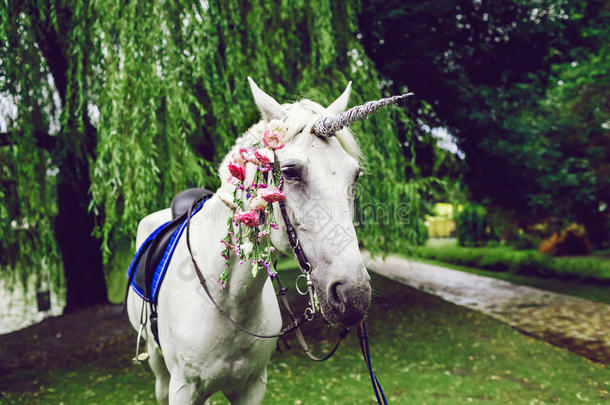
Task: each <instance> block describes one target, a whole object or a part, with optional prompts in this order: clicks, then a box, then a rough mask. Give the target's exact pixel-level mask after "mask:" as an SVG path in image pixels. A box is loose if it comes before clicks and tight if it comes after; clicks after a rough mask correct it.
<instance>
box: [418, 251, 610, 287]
mask: <svg viewBox="0 0 610 405" xmlns="http://www.w3.org/2000/svg"><path fill="white" fill-rule="evenodd" d="M417 254H418V255H419V256H421V257H423V258H426V259H434V260H440V261H442V262H447V263H453V264H458V265H463V266H471V267H475V268H479V269H486V270H491V271H501V272H511V273H513V274H523V275H534V276H542V277H557V278H564V279H582V280H595V281H598V282H600V281H601V282H603V283H608V282H609V281H610V260H608V259H605V258H601V257H565V258H553V257H550V256H547V255H543V254H542V253H540V252H538V251H536V250H513V249H512V248H509V247H494V248H491V247H480V248H464V247H458V246H443V247H438V248H435V247H422V248H418V249H417Z"/></svg>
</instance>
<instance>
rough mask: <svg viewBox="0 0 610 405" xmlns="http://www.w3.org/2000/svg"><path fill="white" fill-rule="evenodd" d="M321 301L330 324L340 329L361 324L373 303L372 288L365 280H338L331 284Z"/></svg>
mask: <svg viewBox="0 0 610 405" xmlns="http://www.w3.org/2000/svg"><path fill="white" fill-rule="evenodd" d="M324 295H325V296H324V299H321V302H320V304H321V306H322V313H323V314H324V317H325V318H326V320H327V321H328V322H330V323H331V324H333V325H336V326H338V327H342V328H345V327H349V326H354V325H357V324H358V323H360V322H361V321H362V320H363V319H364V316H365V315H366V311H367V310H368V308H369V303H370V302H371V286H370V284H369V282H368V281H367V280H365V279H357V280H341V279H340V280H336V281H333V282H331V283H329V286H328V289H327V291H326V292H325V294H324Z"/></svg>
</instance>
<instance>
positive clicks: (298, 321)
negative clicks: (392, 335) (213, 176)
mask: <svg viewBox="0 0 610 405" xmlns="http://www.w3.org/2000/svg"><path fill="white" fill-rule="evenodd" d="M283 183H284V177H283V176H281V177H280V182H279V187H278V188H279V189H282V186H283ZM204 200H205V197H203V196H202V197H200V198H197V199H196V200H195V201H193V204H191V205H190V206H189V209H188V214H187V220H186V246H187V249H188V252H189V255H190V256H191V261H192V263H193V266H194V267H195V273H196V274H197V278H198V279H199V283H200V284H201V287H202V288H203V290H204V291H205V293H206V295H207V296H208V298H209V299H210V301H212V304H214V306H215V307H216V309H217V310H218V312H219V313H220V314H221V315H222V316H223V317H224V318H225V319H227V320H228V321H229V322H230V323H231V324H232V325H233V326H234V327H235V328H236V329H238V330H239V331H241V332H243V333H245V334H247V335H250V336H253V337H256V338H260V339H275V338H283V337H284V336H285V335H287V334H288V333H290V332H295V336H296V338H297V341H298V342H299V345H300V346H301V348H302V349H303V352H304V353H305V355H306V356H307V357H308V358H309V359H311V360H313V361H325V360H328V359H329V358H330V357H331V356H332V355H333V354H335V352H336V351H337V349H338V348H339V345H340V344H341V341H342V340H343V339H344V338H345V337H346V336H347V334H348V333H349V331H350V329H349V328H345V329H342V330H341V332H340V333H339V337H338V339H337V342H336V343H335V346H334V347H333V348H332V350H331V351H330V352H329V353H328V354H326V355H325V356H323V357H317V356H315V355H314V354H313V353H311V351H310V350H309V346H308V345H307V342H306V341H305V336H304V335H303V332H302V331H301V325H303V324H304V323H306V322H309V321H312V320H313V319H314V316H315V314H316V312H317V311H316V306H317V304H316V298H315V291H314V289H313V282H312V280H311V271H312V267H311V263H310V262H309V260H308V259H307V256H306V255H305V252H304V251H303V248H302V247H301V243H300V242H299V238H298V235H297V232H296V229H295V228H294V226H293V225H292V222H291V221H290V218H289V217H288V213H287V211H286V205H285V203H284V201H279V202H278V204H279V207H280V212H281V214H282V219H283V220H284V225H285V227H286V234H287V236H288V242H289V244H290V247H291V248H292V250H293V252H294V255H295V257H296V259H297V262H298V264H299V268H300V269H301V275H300V276H299V278H300V277H305V279H306V281H307V289H306V290H305V291H302V290H301V289H299V288H298V286H297V287H296V289H297V291H298V293H299V294H301V295H308V306H307V307H306V308H305V310H304V311H303V314H301V315H300V316H299V317H296V316H295V314H294V312H293V311H292V309H291V308H290V304H289V302H288V298H287V297H286V292H287V290H288V289H287V288H285V287H284V286H283V285H282V282H281V280H280V278H279V275H278V274H277V272H276V273H275V275H273V276H270V277H271V280H272V281H273V280H275V281H276V283H277V284H278V292H277V293H276V295H277V296H278V297H279V298H280V301H281V302H282V304H283V306H284V308H285V309H286V312H287V313H288V315H289V317H290V322H289V323H288V324H287V325H286V326H284V327H283V328H282V330H281V331H280V332H279V333H276V334H272V335H263V334H259V333H255V332H252V331H250V330H248V329H246V328H244V327H243V326H241V325H240V324H239V323H238V322H236V321H235V320H234V319H233V318H231V316H230V315H229V314H228V313H227V312H226V311H225V310H223V309H222V308H221V307H220V305H218V303H217V302H216V300H215V299H214V298H213V297H212V294H211V293H210V289H209V287H208V285H207V282H206V280H205V278H204V277H203V273H202V272H201V269H200V268H199V265H198V264H197V260H196V259H195V255H193V251H192V249H191V240H190V223H191V215H192V211H193V208H194V207H196V206H197V205H199V204H200V203H201V202H202V201H204ZM297 281H298V279H297Z"/></svg>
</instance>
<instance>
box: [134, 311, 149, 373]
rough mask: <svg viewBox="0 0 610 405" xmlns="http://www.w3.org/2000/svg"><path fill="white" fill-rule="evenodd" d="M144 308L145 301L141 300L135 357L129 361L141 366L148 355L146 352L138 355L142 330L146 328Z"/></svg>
mask: <svg viewBox="0 0 610 405" xmlns="http://www.w3.org/2000/svg"><path fill="white" fill-rule="evenodd" d="M145 307H146V301H144V300H142V309H141V310H140V328H138V340H136V355H135V356H134V357H133V359H131V361H132V362H133V364H142V362H143V361H146V360H148V358H149V357H150V355H149V354H148V352H142V353H140V338H141V337H142V330H144V327H145V326H146V315H145V314H144V308H145Z"/></svg>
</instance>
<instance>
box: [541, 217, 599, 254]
mask: <svg viewBox="0 0 610 405" xmlns="http://www.w3.org/2000/svg"><path fill="white" fill-rule="evenodd" d="M539 250H540V252H541V253H546V254H551V255H553V256H569V255H587V254H589V253H591V250H592V246H591V242H589V240H588V239H587V235H586V233H585V228H584V227H583V226H582V225H577V224H572V225H570V226H569V227H567V228H566V229H564V230H562V231H560V232H555V233H554V234H552V235H551V237H550V238H548V239H545V240H544V241H542V243H541V244H540V247H539Z"/></svg>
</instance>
